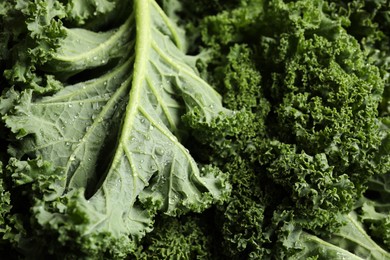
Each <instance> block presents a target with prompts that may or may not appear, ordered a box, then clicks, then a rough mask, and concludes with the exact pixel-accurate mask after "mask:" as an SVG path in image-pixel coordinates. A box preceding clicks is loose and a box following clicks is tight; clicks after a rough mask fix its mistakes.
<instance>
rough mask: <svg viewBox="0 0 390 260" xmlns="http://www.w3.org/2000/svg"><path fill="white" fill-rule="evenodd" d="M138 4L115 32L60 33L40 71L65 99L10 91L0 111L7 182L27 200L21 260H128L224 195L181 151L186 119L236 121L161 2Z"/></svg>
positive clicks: (212, 170)
mask: <svg viewBox="0 0 390 260" xmlns="http://www.w3.org/2000/svg"><path fill="white" fill-rule="evenodd" d="M133 4H134V6H133V8H132V10H131V13H129V14H128V19H127V20H126V21H125V22H124V23H123V24H122V25H121V26H119V27H118V28H115V29H110V30H108V31H105V32H95V31H92V30H89V29H83V28H66V27H65V26H63V27H61V28H62V30H63V31H65V32H66V34H65V35H66V36H65V37H62V36H61V37H59V38H58V39H57V40H58V41H57V42H58V44H59V45H58V46H57V47H56V49H55V51H54V52H53V53H52V55H51V57H50V59H48V60H47V61H45V63H44V64H42V66H41V67H40V71H41V72H43V73H48V75H52V76H53V77H55V79H56V80H57V81H58V82H60V83H59V84H60V85H61V88H60V91H57V92H55V93H54V94H53V95H45V96H43V95H40V92H39V91H36V90H34V89H25V90H19V89H17V88H14V89H12V88H11V89H10V90H9V91H8V92H7V93H6V94H5V95H3V97H2V99H1V108H0V111H1V114H2V119H3V121H4V122H5V124H6V126H7V127H8V128H9V129H10V130H11V131H12V133H13V134H14V138H15V140H12V145H11V146H10V148H9V153H10V155H11V156H13V157H14V158H13V159H12V160H11V161H10V163H9V165H8V167H7V170H8V171H7V172H8V174H9V175H11V176H12V179H13V182H14V184H15V187H20V186H24V187H26V190H29V192H30V193H28V194H27V195H26V197H27V198H28V201H29V203H30V204H31V209H30V210H31V211H30V212H31V213H32V215H31V216H30V219H27V220H26V222H27V223H31V225H32V227H31V228H32V229H33V230H34V231H33V232H32V234H27V236H25V237H24V236H23V237H22V238H21V240H20V245H19V247H21V249H22V250H24V252H25V253H26V254H30V255H34V256H36V257H39V256H40V255H41V254H43V253H44V252H46V254H48V255H56V254H57V251H59V252H61V250H60V249H61V248H65V247H66V248H68V249H69V252H68V253H67V254H69V255H71V254H72V253H73V254H76V255H81V256H82V257H99V256H101V255H106V256H107V257H109V256H110V257H120V258H121V257H125V256H126V254H128V253H130V252H131V251H134V250H135V248H136V245H137V242H138V241H139V240H140V238H141V237H143V236H144V235H145V233H146V232H149V231H150V230H151V229H152V225H153V217H154V215H155V214H156V212H157V211H160V212H163V213H165V214H167V215H173V216H174V215H181V214H184V213H186V212H188V211H196V212H200V211H202V210H204V209H205V208H207V207H209V206H210V205H211V204H212V203H214V202H216V201H221V200H223V199H224V198H225V197H226V195H227V194H228V193H229V185H228V184H227V183H226V180H225V177H224V176H223V174H222V172H221V171H220V170H219V169H217V168H216V167H214V166H211V165H203V166H202V167H200V166H199V165H198V164H197V163H196V162H195V160H194V159H193V157H192V155H191V154H190V153H189V151H188V150H187V149H186V148H185V147H184V146H183V145H182V143H181V142H184V140H185V139H186V135H187V130H186V129H185V127H184V126H183V124H182V122H181V116H182V115H183V114H184V113H186V112H189V113H190V112H191V111H193V110H196V111H197V113H198V115H200V116H201V117H202V120H203V122H206V123H210V122H211V121H212V119H213V118H214V117H216V116H217V115H218V114H220V113H225V114H227V115H228V114H231V111H230V110H227V109H225V108H223V107H222V103H221V98H220V96H219V95H218V94H217V92H216V91H215V90H214V89H213V88H212V87H211V86H210V85H208V84H207V83H206V82H205V81H204V80H202V79H201V78H200V77H199V76H198V74H197V72H196V69H195V61H196V58H194V57H190V56H186V55H185V54H184V51H185V49H184V48H185V42H184V40H183V37H182V35H181V33H180V30H179V29H178V28H177V27H176V26H175V24H174V23H173V22H172V21H171V20H170V19H169V18H168V17H167V16H166V14H165V13H164V12H163V11H162V9H161V8H160V7H159V6H158V5H157V4H156V2H154V1H152V0H148V1H144V0H137V1H134V2H133ZM26 8H27V7H26ZM59 22H60V21H59ZM25 218H26V216H25ZM28 225H29V224H28ZM45 237H52V238H53V239H50V242H48V243H45V244H43V243H42V241H43V240H44V239H45ZM53 241H57V242H53ZM45 245H46V246H45ZM31 250H32V251H31Z"/></svg>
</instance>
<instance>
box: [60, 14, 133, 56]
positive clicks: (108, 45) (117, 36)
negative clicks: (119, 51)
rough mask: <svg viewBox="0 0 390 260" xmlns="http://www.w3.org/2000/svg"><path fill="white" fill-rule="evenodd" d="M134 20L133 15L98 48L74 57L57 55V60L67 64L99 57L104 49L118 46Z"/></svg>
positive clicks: (68, 31)
mask: <svg viewBox="0 0 390 260" xmlns="http://www.w3.org/2000/svg"><path fill="white" fill-rule="evenodd" d="M133 19H134V15H133V14H132V15H131V16H130V17H129V18H128V19H127V20H126V22H125V23H124V24H123V25H122V26H121V27H120V28H119V29H118V30H117V31H116V32H115V33H114V34H112V36H111V37H109V38H108V40H107V41H105V42H102V43H101V44H99V45H98V46H97V47H96V48H92V49H90V50H89V51H87V52H83V53H81V54H79V55H74V56H63V55H60V54H58V55H56V57H55V58H56V59H57V60H61V61H66V62H76V61H77V60H85V59H88V57H94V56H98V55H99V53H101V52H102V50H104V49H110V48H112V46H114V45H115V44H117V42H118V41H119V39H120V37H121V36H122V35H123V34H124V33H125V31H126V30H129V28H131V24H132V21H133ZM67 33H68V34H75V33H74V32H73V31H72V30H69V29H68V30H67Z"/></svg>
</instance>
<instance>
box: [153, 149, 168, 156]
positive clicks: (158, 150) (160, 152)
mask: <svg viewBox="0 0 390 260" xmlns="http://www.w3.org/2000/svg"><path fill="white" fill-rule="evenodd" d="M154 151H155V153H156V154H157V155H160V156H161V155H163V154H164V152H165V151H164V149H163V148H162V147H156V149H155V150H154Z"/></svg>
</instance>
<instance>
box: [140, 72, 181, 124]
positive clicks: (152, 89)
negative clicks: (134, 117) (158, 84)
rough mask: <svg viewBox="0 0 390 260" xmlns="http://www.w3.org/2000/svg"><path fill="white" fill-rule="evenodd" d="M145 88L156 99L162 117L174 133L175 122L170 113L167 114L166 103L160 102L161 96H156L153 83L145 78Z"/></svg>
mask: <svg viewBox="0 0 390 260" xmlns="http://www.w3.org/2000/svg"><path fill="white" fill-rule="evenodd" d="M146 82H147V86H148V87H149V89H150V90H151V91H152V93H153V95H154V96H155V97H156V99H157V102H158V104H159V105H160V106H161V108H162V110H163V112H164V115H165V116H166V118H167V120H168V123H169V126H170V128H171V129H173V131H176V130H177V128H176V125H175V122H174V120H173V118H172V116H171V113H169V108H168V107H167V105H166V103H165V102H164V101H163V100H162V97H161V95H159V94H158V92H157V90H156V88H155V87H154V85H153V83H152V82H151V81H150V79H149V77H146Z"/></svg>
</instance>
